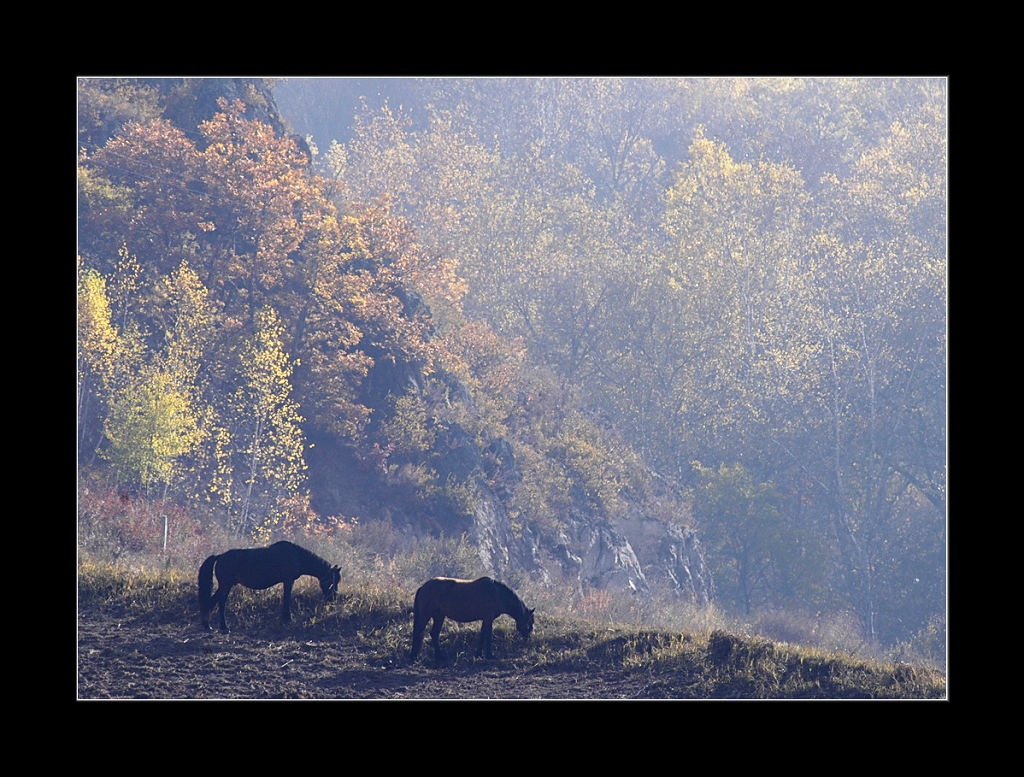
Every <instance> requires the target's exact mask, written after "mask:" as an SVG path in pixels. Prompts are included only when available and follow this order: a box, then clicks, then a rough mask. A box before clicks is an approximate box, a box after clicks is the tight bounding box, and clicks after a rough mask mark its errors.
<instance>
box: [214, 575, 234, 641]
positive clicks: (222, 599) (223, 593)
mask: <svg viewBox="0 0 1024 777" xmlns="http://www.w3.org/2000/svg"><path fill="white" fill-rule="evenodd" d="M229 593H231V586H229V585H222V586H220V587H219V588H218V589H217V594H216V596H214V597H213V598H214V599H216V600H218V601H217V612H218V613H219V615H220V631H221V633H222V634H228V633H229V632H230V631H231V630H230V629H229V628H228V622H227V621H226V620H225V619H224V609H225V608H226V607H227V604H228V594H229Z"/></svg>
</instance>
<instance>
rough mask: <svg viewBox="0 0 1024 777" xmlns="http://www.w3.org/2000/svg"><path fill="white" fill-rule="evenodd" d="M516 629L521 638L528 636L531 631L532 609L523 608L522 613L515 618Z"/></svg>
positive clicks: (527, 637)
mask: <svg viewBox="0 0 1024 777" xmlns="http://www.w3.org/2000/svg"><path fill="white" fill-rule="evenodd" d="M534 609H536V608H534ZM516 629H517V630H518V631H519V633H520V634H521V635H522V637H523V639H529V638H530V634H531V633H532V632H533V610H523V614H522V615H521V616H520V617H518V618H516Z"/></svg>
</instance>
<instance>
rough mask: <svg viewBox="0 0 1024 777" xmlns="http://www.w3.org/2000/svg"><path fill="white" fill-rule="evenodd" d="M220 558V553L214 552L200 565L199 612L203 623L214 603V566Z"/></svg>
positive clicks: (207, 618)
mask: <svg viewBox="0 0 1024 777" xmlns="http://www.w3.org/2000/svg"><path fill="white" fill-rule="evenodd" d="M219 558H220V556H219V555H217V554H214V555H212V556H210V557H209V558H208V559H206V561H204V562H203V564H202V566H200V567H199V614H200V616H201V617H202V619H203V625H206V624H207V622H208V620H209V616H210V608H211V606H212V604H213V568H214V567H215V566H216V565H217V559H219Z"/></svg>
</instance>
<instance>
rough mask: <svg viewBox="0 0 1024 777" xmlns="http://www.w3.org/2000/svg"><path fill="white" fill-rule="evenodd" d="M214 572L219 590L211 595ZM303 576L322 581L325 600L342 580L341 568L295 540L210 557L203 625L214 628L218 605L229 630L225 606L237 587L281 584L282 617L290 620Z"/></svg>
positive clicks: (203, 580) (202, 574) (202, 570)
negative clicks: (296, 588) (295, 588)
mask: <svg viewBox="0 0 1024 777" xmlns="http://www.w3.org/2000/svg"><path fill="white" fill-rule="evenodd" d="M214 573H216V575H217V593H215V594H213V595H212V596H211V592H212V591H213V576H214ZM303 575H312V576H313V577H316V578H318V579H319V580H320V590H322V591H323V593H324V600H325V601H328V602H329V601H332V600H333V599H334V595H335V594H336V593H337V591H338V583H339V582H340V581H341V571H340V569H339V568H338V567H336V566H334V567H332V566H331V565H330V563H329V562H327V561H324V560H323V559H322V558H320V557H319V556H317V555H316V554H315V553H311V552H310V551H308V550H306V549H305V548H300V547H299V546H298V545H296V544H294V543H292V542H287V541H284V540H282V541H281V542H275V543H274V544H273V545H271V546H270V547H269V548H251V549H249V548H245V549H243V548H236V549H234V550H229V551H226V552H224V553H221V554H220V555H214V556H210V557H209V558H208V559H206V561H204V562H203V564H202V566H201V567H199V613H200V616H201V618H202V622H203V626H205V627H206V628H207V629H209V628H211V626H210V611H211V610H213V608H214V606H218V607H219V608H220V630H221V631H222V632H224V633H225V634H227V633H228V625H227V623H226V622H225V621H224V605H226V604H227V601H228V594H229V593H231V588H232V587H233V586H235V585H244V586H246V587H247V588H256V589H263V588H270V586H272V585H277V584H278V583H284V601H283V602H282V604H281V620H282V622H284V623H288V622H289V621H291V617H292V613H291V605H292V585H293V584H294V583H295V581H296V580H297V579H298V578H300V577H302V576H303Z"/></svg>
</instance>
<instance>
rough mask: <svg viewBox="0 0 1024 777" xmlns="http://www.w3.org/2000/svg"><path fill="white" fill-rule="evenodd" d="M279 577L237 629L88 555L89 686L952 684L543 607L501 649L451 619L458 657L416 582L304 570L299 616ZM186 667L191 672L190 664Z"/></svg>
mask: <svg viewBox="0 0 1024 777" xmlns="http://www.w3.org/2000/svg"><path fill="white" fill-rule="evenodd" d="M279 601H280V586H277V587H275V588H273V589H270V590H269V591H262V592H255V591H249V590H245V589H235V591H233V592H232V595H231V600H230V604H229V623H230V624H231V626H232V633H231V634H230V635H221V634H219V633H209V632H205V631H202V630H200V628H199V627H198V622H197V621H198V619H197V612H196V610H197V608H196V603H195V581H194V578H193V575H192V574H191V573H184V572H179V571H174V570H170V571H161V572H153V571H146V570H139V569H135V570H131V569H129V568H127V567H125V566H115V565H112V564H109V563H96V562H91V561H83V562H82V563H81V564H80V569H79V590H78V605H79V684H78V696H79V698H83V699H85V698H304V697H305V698H679V699H787V698H788V699H943V698H945V697H946V683H945V677H944V675H942V674H941V673H939V672H936V671H933V670H929V669H924V668H917V667H911V666H908V665H892V664H884V663H872V662H867V661H863V660H859V659H851V658H847V657H843V656H840V655H836V654H828V653H826V652H822V651H815V650H809V649H805V648H799V647H795V646H791V645H787V644H783V643H775V642H771V641H767V640H762V639H750V638H744V637H740V636H737V635H733V634H730V633H727V632H725V631H722V630H714V631H711V632H709V633H674V632H671V631H666V630H657V629H639V628H630V627H617V626H608V625H604V624H596V623H593V622H588V621H586V620H581V619H570V618H559V617H551V616H548V615H546V614H545V613H544V612H542V610H540V609H538V612H537V622H536V628H535V631H534V634H533V636H532V638H531V639H530V641H529V642H528V643H524V642H522V641H521V640H520V638H519V637H518V636H517V635H516V634H515V629H514V627H513V626H512V623H511V621H509V620H508V619H506V618H501V619H499V620H498V621H497V622H496V623H495V653H496V656H497V658H496V659H495V660H493V661H486V660H481V659H476V658H475V657H474V651H475V647H476V639H477V634H478V631H479V625H478V624H467V625H464V626H457V625H455V624H452V623H450V622H447V623H446V626H445V630H444V633H443V636H442V640H443V642H444V645H445V648H446V650H447V651H448V653H449V660H448V661H447V662H446V663H445V664H444V665H441V666H438V665H436V664H434V662H433V655H432V651H431V650H430V649H429V645H428V646H426V648H425V650H424V655H423V656H422V657H421V658H420V660H419V661H418V662H417V663H416V664H410V662H409V658H408V649H409V643H410V638H411V630H412V623H411V621H412V619H411V616H410V614H409V607H410V605H411V602H412V592H411V591H406V590H401V589H395V588H384V587H380V586H377V585H373V584H367V585H348V586H346V587H345V588H343V590H341V591H340V593H339V597H338V599H337V600H336V601H335V602H333V603H331V604H327V605H325V604H323V603H322V602H321V601H320V596H319V591H318V588H317V586H316V585H315V583H313V582H308V579H306V578H304V579H303V580H301V581H300V582H299V584H297V585H296V590H295V595H294V600H293V624H292V625H291V626H288V627H285V626H282V625H280V623H279V622H278V606H279ZM179 674H180V675H181V676H182V679H181V680H180V681H178V680H177V679H176V677H177V675H179Z"/></svg>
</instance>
